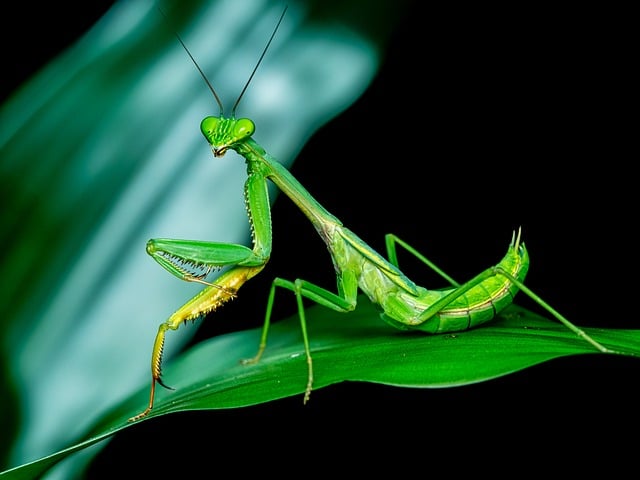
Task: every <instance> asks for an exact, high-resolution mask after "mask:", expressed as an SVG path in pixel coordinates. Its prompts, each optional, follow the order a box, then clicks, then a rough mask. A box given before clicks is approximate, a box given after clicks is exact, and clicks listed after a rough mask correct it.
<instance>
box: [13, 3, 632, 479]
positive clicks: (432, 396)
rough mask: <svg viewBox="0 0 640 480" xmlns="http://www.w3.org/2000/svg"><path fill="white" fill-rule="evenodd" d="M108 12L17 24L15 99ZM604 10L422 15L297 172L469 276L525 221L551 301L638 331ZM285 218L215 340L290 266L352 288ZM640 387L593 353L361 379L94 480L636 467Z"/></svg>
mask: <svg viewBox="0 0 640 480" xmlns="http://www.w3.org/2000/svg"><path fill="white" fill-rule="evenodd" d="M109 4H110V2H102V3H100V2H98V3H94V2H90V3H86V4H83V5H82V6H81V7H80V6H78V7H75V8H74V16H73V18H72V19H71V18H67V19H64V20H56V21H51V19H52V18H57V17H56V16H55V13H56V12H57V10H58V9H57V8H56V7H54V6H53V5H42V6H41V7H40V9H39V11H38V12H37V14H36V13H35V12H29V11H27V10H28V9H26V8H25V9H24V11H22V12H21V11H16V12H15V13H14V15H15V16H14V15H12V16H11V18H12V19H11V21H12V22H13V21H14V20H15V18H18V19H19V21H22V22H24V24H26V25H30V27H29V29H26V30H24V29H23V30H20V29H18V30H17V31H14V30H10V29H8V27H7V26H5V28H3V29H2V35H3V45H4V48H5V51H6V55H5V62H9V63H10V65H12V67H11V68H8V69H4V73H3V79H2V81H3V83H4V86H3V89H2V93H3V97H2V98H4V96H5V95H6V92H9V91H11V89H12V88H14V87H15V86H16V85H18V84H19V83H20V82H21V81H22V80H23V79H25V78H27V77H28V76H29V75H30V74H32V73H34V72H35V71H36V70H37V68H38V67H39V66H40V65H42V64H43V63H44V62H46V61H47V60H48V59H49V58H51V56H53V55H55V54H56V53H57V52H59V51H62V50H63V49H64V48H65V47H66V46H68V45H69V44H70V43H71V42H73V41H74V39H75V38H77V36H78V35H80V34H81V33H82V32H84V31H85V30H86V29H87V28H88V27H89V26H90V25H92V24H93V23H94V22H95V21H96V20H97V19H98V18H99V17H100V15H101V14H102V12H103V11H105V10H106V8H108V5H109ZM586 8H587V7H584V6H582V7H580V9H570V8H566V9H564V10H563V9H559V8H558V7H557V6H556V7H553V8H552V7H549V8H543V7H537V10H536V9H534V8H533V7H531V8H530V9H527V8H526V7H524V6H523V7H519V8H517V9H516V8H513V7H511V9H504V8H501V9H497V8H496V9H495V10H489V9H488V8H487V7H473V8H471V9H469V8H462V7H461V6H458V7H453V6H452V7H450V8H440V7H438V8H433V7H431V6H429V5H420V2H414V3H412V4H410V6H409V8H408V9H407V11H406V13H405V14H404V16H403V21H402V22H401V24H400V26H399V27H398V28H397V29H396V30H395V33H394V35H393V37H392V41H391V44H390V48H389V50H388V52H387V56H386V59H385V61H384V63H383V65H382V69H381V71H380V73H379V75H378V76H377V77H376V79H375V81H374V82H373V83H372V85H371V87H370V88H369V89H368V91H367V92H366V93H365V94H364V95H363V96H362V97H361V98H360V99H359V100H358V101H357V102H356V103H355V104H354V105H353V106H352V107H351V108H350V109H349V110H348V111H346V112H345V113H344V114H343V115H341V116H340V117H339V118H337V119H335V120H334V121H333V122H331V123H329V124H328V125H326V126H325V127H324V128H322V129H321V130H320V131H319V132H318V133H317V134H316V135H315V136H314V137H313V139H312V140H311V141H310V142H309V143H308V144H307V146H306V147H305V149H304V150H303V151H302V153H301V155H300V156H299V157H298V159H297V160H296V163H295V164H294V166H293V168H292V171H293V173H294V175H295V176H296V177H297V178H298V179H299V180H300V181H301V182H302V184H303V185H305V186H306V187H307V188H308V189H309V191H310V192H311V193H312V194H313V195H314V196H315V197H316V198H317V199H318V200H319V201H320V202H321V203H323V205H325V207H326V208H327V209H328V210H329V211H330V212H332V213H334V214H335V215H336V216H338V217H339V218H340V219H341V220H342V221H343V222H344V223H345V224H346V225H347V226H349V227H350V228H351V229H352V230H354V231H355V232H357V233H358V234H359V235H360V236H361V237H362V238H363V239H364V240H365V241H367V242H368V243H369V244H371V245H372V246H374V247H375V248H376V249H378V250H379V251H384V234H385V233H388V232H393V233H396V234H398V235H400V236H401V237H402V238H403V239H405V240H407V241H409V242H410V243H411V244H413V245H415V246H416V247H418V248H419V249H420V250H421V251H422V252H423V253H425V254H426V255H427V256H428V257H429V258H431V259H432V260H434V261H436V262H437V263H438V264H439V265H440V266H442V267H443V268H444V269H445V270H447V272H449V273H450V274H451V275H452V276H453V277H454V278H457V279H459V280H464V279H466V278H470V277H471V276H472V275H474V274H475V273H477V272H479V271H481V270H482V269H484V268H486V267H487V266H489V265H492V264H494V263H496V262H497V261H498V260H499V259H500V258H501V257H502V255H503V254H504V251H505V249H506V247H507V244H508V242H509V240H510V238H511V232H512V230H513V229H515V228H518V226H522V228H523V237H524V239H525V242H526V244H527V247H528V248H529V251H530V255H531V260H532V263H531V270H530V274H529V277H528V282H527V283H528V284H529V286H530V287H531V288H532V289H533V290H534V291H536V292H537V293H539V294H540V295H541V296H542V297H543V298H545V299H546V300H547V301H548V302H549V303H550V304H552V305H554V306H555V307H556V308H557V309H558V310H559V311H561V312H562V313H564V314H565V315H566V316H567V317H568V318H569V319H571V320H573V321H574V322H575V323H577V324H580V325H584V326H602V327H608V326H613V327H628V328H631V327H635V328H637V325H638V321H637V312H636V311H635V310H636V309H635V306H634V303H635V299H636V297H635V294H634V292H633V290H632V289H633V287H634V286H635V284H636V281H635V279H634V274H635V271H636V267H635V265H636V263H637V262H636V260H635V256H636V253H635V248H636V247H635V235H634V233H633V231H634V228H633V227H634V224H635V215H634V213H635V212H634V207H633V203H632V202H633V198H634V197H635V195H633V191H634V190H635V188H637V187H636V186H635V175H633V173H632V171H631V170H629V168H630V166H629V165H630V159H629V158H628V157H629V156H630V155H629V154H628V153H627V152H626V148H625V144H627V143H628V142H629V139H630V131H631V129H630V127H629V123H628V120H627V117H626V116H625V112H626V110H627V107H626V105H627V104H629V102H630V98H629V92H630V90H629V89H628V88H627V87H628V81H629V74H628V68H629V65H630V61H629V59H628V58H627V56H626V55H625V48H624V44H625V38H624V35H625V33H624V32H625V29H624V21H623V16H619V15H617V14H615V13H613V12H601V11H588V10H586ZM43 9H44V10H43ZM47 9H49V10H47ZM3 18H4V21H7V20H9V19H8V18H7V17H3ZM39 22H42V23H39ZM619 23H620V27H619V28H618V24H619ZM30 30H31V31H30ZM34 39H35V41H34ZM10 59H12V60H10ZM425 107H426V108H425ZM416 112H420V114H417V113H416ZM625 160H628V161H626V162H625ZM273 225H274V251H273V255H272V259H271V261H270V263H269V265H268V267H267V268H266V269H265V272H264V273H263V274H262V275H261V276H260V277H259V278H256V279H255V280H253V281H252V282H251V283H250V284H248V285H247V286H245V287H243V290H242V292H241V293H242V296H241V298H242V299H243V301H237V302H232V303H231V304H229V305H228V306H226V307H225V309H223V311H220V312H218V313H217V314H216V318H215V322H214V321H213V319H208V320H207V321H205V322H204V323H203V324H202V326H201V328H200V329H199V331H198V334H197V336H196V338H195V339H194V343H195V342H197V341H199V340H201V339H203V338H208V337H210V336H211V335H216V334H220V333H224V332H226V331H233V330H236V329H237V328H238V319H247V318H253V319H256V322H255V324H253V325H244V324H243V325H242V327H243V328H245V327H247V326H258V325H259V324H260V321H261V319H262V316H263V314H264V305H265V301H266V295H267V292H268V288H269V286H270V282H271V279H272V278H273V277H274V276H279V277H283V278H288V279H294V278H297V277H301V278H305V279H308V280H311V281H313V282H315V283H318V284H320V285H323V286H326V287H327V288H333V286H334V285H335V277H334V275H333V271H332V268H331V264H330V260H329V257H328V254H327V252H326V249H325V247H324V246H323V244H322V243H321V242H320V240H319V239H318V238H317V235H316V234H315V232H314V231H313V229H312V228H311V227H310V226H309V225H308V223H307V222H306V220H305V219H304V218H303V217H302V215H301V214H300V212H299V211H297V210H296V209H295V208H294V207H293V206H292V205H291V203H290V202H288V201H287V200H286V199H285V198H284V197H281V198H279V199H278V200H277V201H276V202H275V205H274V209H273ZM316 252H317V254H316ZM402 265H403V268H404V267H405V265H406V268H404V269H405V270H406V271H407V273H408V274H409V275H410V276H411V277H412V278H414V279H415V280H417V281H418V282H420V283H422V284H424V285H426V286H430V285H432V284H433V283H434V282H436V283H437V282H438V281H437V279H436V278H434V277H432V276H429V275H426V274H425V273H424V271H423V270H424V269H421V268H420V266H419V265H415V264H412V262H411V261H410V260H409V258H408V257H407V259H406V263H403V264H402ZM433 286H441V285H440V283H437V285H433ZM518 301H519V303H520V304H522V305H524V306H529V307H532V305H531V303H530V302H528V301H527V299H526V298H523V297H520V298H519V299H518ZM276 308H277V309H278V311H277V312H276V316H275V318H280V317H281V316H283V315H288V314H292V313H293V312H294V308H295V305H294V301H293V297H291V298H289V299H287V298H286V295H284V294H282V297H280V300H279V301H278V302H276ZM532 308H533V307H532ZM637 375H638V363H637V361H635V362H634V361H630V360H627V359H619V358H608V357H599V356H594V357H591V356H582V357H576V358H570V359H561V360H557V361H553V362H549V363H547V364H544V365H540V366H538V367H535V368H532V369H529V370H527V371H525V372H520V373H517V374H513V375H510V376H508V377H505V378H502V379H498V380H495V381H492V382H487V383H483V384H479V385H473V386H468V387H459V388H455V389H446V390H419V389H415V390H414V389H398V388H391V387H382V386H379V385H369V384H341V385H336V386H332V387H328V388H325V389H322V390H318V391H315V392H314V394H313V396H312V401H311V402H310V404H309V405H307V406H305V407H303V406H302V399H301V398H289V399H284V400H281V401H277V402H273V403H270V404H268V405H265V406H259V407H250V408H244V409H239V410H230V411H213V412H194V413H184V414H176V415H171V416H168V417H164V418H158V419H153V420H151V421H148V422H144V423H142V424H140V425H138V426H136V427H135V428H130V429H127V430H125V431H124V432H121V433H119V434H118V435H116V436H115V438H114V439H112V440H111V441H110V443H109V444H108V445H107V447H106V448H105V449H104V450H103V451H102V453H101V454H100V455H99V456H98V458H97V461H96V462H95V463H94V464H93V467H92V469H91V472H90V478H113V477H114V476H115V475H117V474H118V473H119V472H122V471H124V470H123V469H124V468H125V467H124V463H123V459H126V461H127V463H128V467H126V468H127V470H126V471H129V472H130V473H133V472H137V471H144V472H146V473H147V474H149V475H152V474H160V472H167V471H169V470H170V469H171V467H172V465H180V468H189V469H193V470H194V471H197V470H199V469H202V471H204V469H206V471H207V472H208V473H209V474H211V476H213V475H214V474H218V472H219V474H223V473H222V472H225V471H228V468H229V466H230V465H233V471H234V473H236V472H237V473H240V474H242V473H245V472H246V473H250V472H253V471H254V469H260V470H262V471H263V472H264V473H266V474H268V473H270V472H271V473H275V474H278V473H285V472H286V473H289V472H291V473H294V472H295V473H296V474H298V475H307V474H308V473H314V472H320V471H325V470H326V471H327V472H333V471H339V470H337V469H338V468H344V469H350V468H360V469H361V473H364V472H366V471H368V470H369V468H370V467H371V466H374V465H375V466H376V467H377V466H378V465H380V466H386V467H387V468H394V471H395V472H396V473H400V474H402V473H403V472H405V469H407V470H406V471H412V472H413V471H418V472H424V474H425V475H426V474H428V472H429V470H430V469H432V468H435V466H438V468H446V469H447V471H453V472H455V471H456V470H458V469H459V468H460V465H459V464H458V463H453V462H452V460H457V461H460V460H462V459H467V458H469V459H471V458H474V456H477V457H478V458H480V457H481V456H482V458H483V461H482V462H480V463H479V464H478V465H477V467H479V468H481V469H482V470H489V471H501V470H503V469H504V467H502V466H501V465H502V464H503V462H507V463H508V461H507V460H508V459H509V458H510V459H514V455H515V458H516V459H517V462H516V468H517V467H520V466H524V465H526V466H527V470H530V469H531V468H532V467H533V468H538V469H540V470H541V471H542V470H545V471H546V470H547V465H549V464H550V463H549V462H551V461H556V460H557V461H558V463H557V464H556V465H555V466H554V468H558V466H561V467H563V466H565V465H567V466H568V465H570V466H571V467H572V468H579V467H581V466H584V465H589V466H590V468H591V467H595V466H603V465H607V466H608V467H609V468H610V469H613V467H615V468H616V469H617V468H623V466H624V465H625V463H626V461H627V460H626V459H627V458H628V457H627V453H626V452H625V449H626V448H627V447H625V446H631V444H630V443H629V442H628V441H627V440H626V437H625V436H624V432H625V431H626V432H629V433H630V434H631V437H634V436H635V437H636V438H637V428H638V420H637V417H636V416H635V413H634V411H635V407H636V405H637V402H638V394H637V392H636V390H635V388H634V384H636V383H637ZM235 458H238V459H239V458H242V459H244V461H243V462H239V463H237V464H234V463H235ZM248 458H252V459H255V461H252V462H247V461H246V459H248ZM232 459H234V460H232ZM230 460H232V462H231V463H230ZM340 462H343V463H340ZM292 465H295V468H294V467H292ZM187 466H188V467H187ZM477 467H476V468H477ZM218 469H220V470H218ZM376 469H377V468H376ZM418 469H420V470H418ZM610 471H614V470H610ZM514 473H516V472H514ZM532 473H533V472H532Z"/></svg>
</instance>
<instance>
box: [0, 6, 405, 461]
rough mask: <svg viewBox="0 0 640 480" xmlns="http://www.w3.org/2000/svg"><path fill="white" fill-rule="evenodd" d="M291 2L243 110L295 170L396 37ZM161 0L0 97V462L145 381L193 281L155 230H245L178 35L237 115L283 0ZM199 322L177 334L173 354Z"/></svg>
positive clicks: (382, 10) (48, 443)
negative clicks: (153, 250)
mask: <svg viewBox="0 0 640 480" xmlns="http://www.w3.org/2000/svg"><path fill="white" fill-rule="evenodd" d="M286 3H287V4H289V10H288V12H287V16H286V19H285V21H284V22H283V24H282V25H281V28H280V30H279V31H278V35H277V36H276V38H275V39H274V42H273V43H272V45H271V47H270V50H269V52H268V55H267V56H266V57H265V60H264V62H263V64H262V65H261V66H260V70H259V72H258V73H257V75H256V76H255V77H254V79H253V80H252V83H251V88H249V89H248V90H247V92H246V94H245V96H244V97H243V99H242V102H241V103H240V105H239V108H238V115H247V116H251V118H252V119H253V120H254V121H255V122H256V125H257V130H256V134H255V139H256V140H257V141H259V142H260V143H262V144H264V145H265V147H266V148H267V149H268V151H269V153H270V154H272V155H274V156H275V157H276V158H278V160H279V161H281V162H282V163H283V164H284V165H287V166H289V165H291V163H292V162H293V159H294V158H295V156H296V155H297V153H298V152H299V151H300V149H301V148H302V146H303V145H304V144H305V142H306V141H307V140H308V139H309V138H310V136H311V135H312V134H313V133H314V132H315V131H316V130H317V129H318V128H319V127H320V126H321V125H323V124H324V123H326V122H327V121H328V120H330V119H331V118H333V117H334V116H336V115H337V114H339V113H340V112H341V111H343V110H344V109H346V108H347V107H348V106H349V105H350V104H351V103H352V102H353V101H354V100H355V99H356V98H357V97H358V96H359V95H360V94H361V93H362V92H363V91H364V90H365V89H366V87H367V86H368V84H369V82H370V81H371V79H372V78H373V76H374V74H375V72H376V69H377V68H378V63H379V56H380V52H381V50H382V47H383V43H384V39H383V37H384V36H383V35H381V36H378V37H376V38H374V37H372V36H369V37H367V36H365V34H364V33H362V32H361V31H360V32H359V31H358V30H356V29H355V28H351V27H350V26H349V24H348V21H345V20H342V19H341V15H346V16H347V17H348V16H349V15H351V16H352V14H353V12H354V10H353V8H352V7H353V6H351V7H350V6H349V5H350V4H349V3H348V2H344V5H343V6H342V7H341V8H335V9H333V10H331V11H325V12H324V16H323V17H321V18H316V19H314V17H312V16H311V15H312V13H313V12H314V8H316V7H317V6H316V7H314V4H313V2H309V3H307V2H303V1H288V2H286ZM162 5H163V9H164V10H165V12H166V14H167V18H164V17H163V16H162V15H160V14H159V12H158V10H157V9H156V7H155V4H154V3H153V2H147V1H121V2H116V3H115V4H114V6H113V8H112V9H111V10H110V11H109V12H108V13H107V14H106V15H105V16H104V17H103V18H102V19H101V20H100V21H99V22H98V23H97V24H96V25H95V26H94V27H93V28H92V29H91V30H90V31H88V32H87V33H86V34H85V35H84V36H83V37H82V38H81V39H80V40H79V41H78V42H77V43H75V44H74V45H73V46H72V47H71V48H70V49H69V50H67V51H66V52H64V53H63V54H62V55H60V56H59V57H57V58H56V59H54V60H53V61H52V62H51V63H50V64H49V65H47V66H46V67H45V68H43V69H42V70H41V71H40V72H39V73H38V74H37V75H35V76H34V77H33V78H32V79H30V80H29V81H28V82H26V83H25V84H24V85H23V86H22V87H21V88H20V89H19V90H17V91H16V92H14V94H13V95H12V96H11V97H10V98H9V99H8V100H7V101H6V102H5V103H4V104H3V105H2V106H1V108H0V124H1V125H2V129H1V130H0V158H1V162H0V182H1V185H2V187H1V189H0V191H2V194H3V208H2V210H1V215H2V218H1V219H0V220H1V221H0V244H1V245H2V248H3V257H2V262H1V263H0V275H2V276H3V278H5V279H11V280H10V281H7V282H5V283H4V284H3V288H2V289H0V305H1V306H2V309H3V311H4V312H5V315H4V316H3V321H2V322H0V339H1V344H0V347H1V356H0V362H1V368H0V394H1V395H2V399H3V400H2V402H3V404H2V407H3V412H4V413H3V416H2V420H1V421H2V424H1V426H2V428H1V429H0V450H1V451H0V459H1V460H0V461H1V462H2V464H8V465H16V464H21V463H24V462H25V461H28V460H30V459H33V458H39V457H41V456H42V455H45V454H46V453H47V452H51V451H55V450H57V449H59V448H60V447H61V446H62V445H65V444H68V443H69V442H70V441H71V440H72V439H73V438H77V436H78V435H79V434H80V433H81V432H83V431H85V430H86V428H87V427H88V425H90V424H91V423H92V422H94V421H95V420H96V419H97V418H100V417H101V415H102V414H103V412H104V411H105V410H106V409H109V408H110V407H111V406H112V405H113V404H115V403H118V402H120V401H122V399H123V398H126V397H128V396H129V395H130V394H131V392H132V391H134V390H137V389H138V388H139V386H140V384H141V382H143V381H144V380H145V379H146V375H147V370H148V359H149V355H150V348H151V339H152V337H153V334H154V333H153V332H154V331H155V329H156V328H157V324H158V323H159V321H161V319H162V318H166V317H167V316H168V314H169V313H170V311H171V309H172V308H176V307H177V306H179V305H180V304H181V303H182V302H183V301H184V299H185V298H188V297H189V296H191V295H192V294H193V293H194V286H193V285H189V284H186V282H179V281H177V280H176V279H175V278H172V277H171V275H167V274H166V272H162V271H161V269H159V267H158V266H157V265H156V264H155V262H153V261H152V260H151V259H149V257H148V256H147V255H146V253H145V244H146V241H147V240H148V239H149V238H152V237H173V238H192V239H207V240H209V239H210V240H216V241H224V242H233V243H244V244H247V243H248V242H249V238H250V232H249V227H248V222H247V217H246V212H245V210H244V203H243V197H242V185H243V183H244V179H245V170H244V161H243V160H242V159H241V158H239V157H237V156H234V155H233V154H231V153H230V154H228V155H227V156H226V157H225V158H224V159H217V160H214V159H213V156H212V155H211V152H210V150H209V148H208V146H207V144H206V141H205V140H204V139H203V138H202V135H201V134H200V132H199V124H200V121H201V119H202V118H203V117H205V116H207V115H211V114H214V115H215V114H218V113H219V112H218V106H217V105H216V103H215V101H214V99H213V98H212V96H211V92H210V91H209V90H208V89H207V87H206V85H205V84H204V83H203V81H202V78H201V77H200V75H199V74H198V72H197V70H196V69H195V67H194V65H193V64H192V63H191V61H190V60H189V57H188V56H187V55H186V53H185V52H184V50H183V49H182V48H181V46H180V44H179V43H178V42H177V40H176V38H175V37H174V35H173V32H172V31H173V30H175V31H176V32H179V34H180V36H181V38H182V39H183V40H184V41H185V43H186V44H187V45H188V46H189V49H190V51H191V53H192V54H193V55H194V57H195V58H196V59H197V60H198V63H199V65H200V67H201V68H202V69H203V71H204V72H205V73H206V74H207V76H208V77H209V78H210V80H211V82H212V83H213V84H214V85H215V88H216V91H217V92H218V94H219V95H220V96H221V97H222V99H223V101H224V103H225V107H226V108H227V109H229V108H230V106H231V105H232V104H233V102H234V101H235V99H236V98H237V96H238V94H239V93H240V91H241V89H242V87H243V85H244V82H246V80H247V79H248V77H249V75H250V73H251V70H252V68H253V67H254V65H255V62H256V61H257V58H258V57H259V55H260V53H261V51H262V49H263V48H264V45H265V43H266V40H267V39H268V38H269V35H270V34H271V31H272V30H273V27H274V25H275V22H276V21H277V19H278V17H279V15H280V13H281V12H282V8H283V6H284V3H280V2H255V1H250V0H221V1H216V2H210V1H203V0H193V1H188V2H170V1H167V2H163V3H162ZM395 9H397V7H396V6H394V4H393V2H381V3H380V4H379V5H377V6H376V8H369V9H368V10H367V14H368V15H370V16H372V17H381V18H390V17H389V15H388V12H389V11H393V10H395ZM349 12H350V13H349ZM347 14H348V15H347ZM345 18H346V17H345ZM221 19H223V20H224V21H221ZM365 23H366V22H365ZM392 25H393V23H392V22H391V23H387V24H386V25H385V31H386V32H387V34H388V31H389V30H390V28H391V27H392ZM214 27H215V28H214ZM381 38H382V40H381ZM318 59H322V61H318ZM272 191H273V192H274V194H275V189H274V190H272ZM204 216H206V221H205V220H203V218H205V217H204ZM159 298H160V299H162V301H161V302H159V301H157V300H158V299H159ZM123 332H126V333H123ZM193 333H194V329H184V330H183V331H179V332H176V335H174V338H173V339H172V342H171V345H169V346H168V351H167V358H171V357H172V355H174V354H175V353H176V352H178V351H179V350H180V349H181V348H182V346H183V345H184V344H185V343H186V342H187V341H188V340H189V339H190V338H191V336H192V335H193ZM145 340H148V344H145V343H144V342H145ZM52 412H54V413H52Z"/></svg>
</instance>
